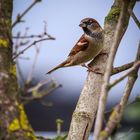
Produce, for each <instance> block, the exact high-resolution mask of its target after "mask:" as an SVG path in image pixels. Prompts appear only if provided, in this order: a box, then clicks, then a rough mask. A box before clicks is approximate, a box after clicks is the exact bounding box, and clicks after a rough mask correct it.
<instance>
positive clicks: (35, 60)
mask: <svg viewBox="0 0 140 140" xmlns="http://www.w3.org/2000/svg"><path fill="white" fill-rule="evenodd" d="M38 55H39V48H37V47H36V54H35V58H34V62H33V64H32V69H31V71H30V73H29V76H28V79H27V81H26V83H27V84H28V83H30V82H31V81H32V77H33V73H34V70H35V66H36V62H37V59H38Z"/></svg>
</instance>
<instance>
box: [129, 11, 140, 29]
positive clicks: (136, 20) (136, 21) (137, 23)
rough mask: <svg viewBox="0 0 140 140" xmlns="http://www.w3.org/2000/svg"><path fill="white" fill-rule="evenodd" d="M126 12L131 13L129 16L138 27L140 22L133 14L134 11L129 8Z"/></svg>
mask: <svg viewBox="0 0 140 140" xmlns="http://www.w3.org/2000/svg"><path fill="white" fill-rule="evenodd" d="M128 12H129V14H130V15H131V17H132V18H133V20H134V21H135V23H136V25H137V26H138V28H139V29H140V22H139V20H138V18H137V17H136V15H135V14H134V12H133V11H132V10H131V9H128Z"/></svg>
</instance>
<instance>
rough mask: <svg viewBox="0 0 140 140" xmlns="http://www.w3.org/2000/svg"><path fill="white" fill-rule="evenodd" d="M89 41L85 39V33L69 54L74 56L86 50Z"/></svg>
mask: <svg viewBox="0 0 140 140" xmlns="http://www.w3.org/2000/svg"><path fill="white" fill-rule="evenodd" d="M88 44H89V42H88V41H87V40H86V39H85V37H84V35H82V36H81V38H80V39H79V40H78V42H77V43H76V44H75V46H74V47H73V48H72V50H71V51H70V53H69V55H68V56H73V55H75V54H77V53H78V52H80V51H84V50H86V49H87V47H88Z"/></svg>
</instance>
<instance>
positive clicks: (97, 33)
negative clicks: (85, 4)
mask: <svg viewBox="0 0 140 140" xmlns="http://www.w3.org/2000/svg"><path fill="white" fill-rule="evenodd" d="M83 30H84V32H85V34H87V35H89V36H91V37H93V38H95V39H102V32H95V33H93V32H91V31H90V30H89V29H88V28H86V27H83Z"/></svg>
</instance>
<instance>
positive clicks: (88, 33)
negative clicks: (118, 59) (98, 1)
mask: <svg viewBox="0 0 140 140" xmlns="http://www.w3.org/2000/svg"><path fill="white" fill-rule="evenodd" d="M79 26H80V27H81V28H82V29H83V31H84V34H83V35H82V36H81V37H80V39H79V40H78V42H77V43H76V44H75V46H74V47H73V48H72V50H71V51H70V53H69V55H68V57H67V59H66V60H65V61H64V62H62V63H61V64H59V65H58V66H56V67H55V68H53V69H52V70H50V71H49V72H47V73H46V74H50V73H51V72H53V71H55V70H57V69H59V68H63V67H69V66H76V65H82V66H85V63H86V62H88V61H90V60H91V59H94V58H95V57H96V56H97V55H98V54H99V53H100V52H101V51H102V49H103V39H104V30H103V29H102V27H101V26H100V25H99V23H98V22H97V21H96V20H95V19H93V18H84V19H83V20H81V22H80V24H79ZM86 67H88V66H86Z"/></svg>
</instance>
